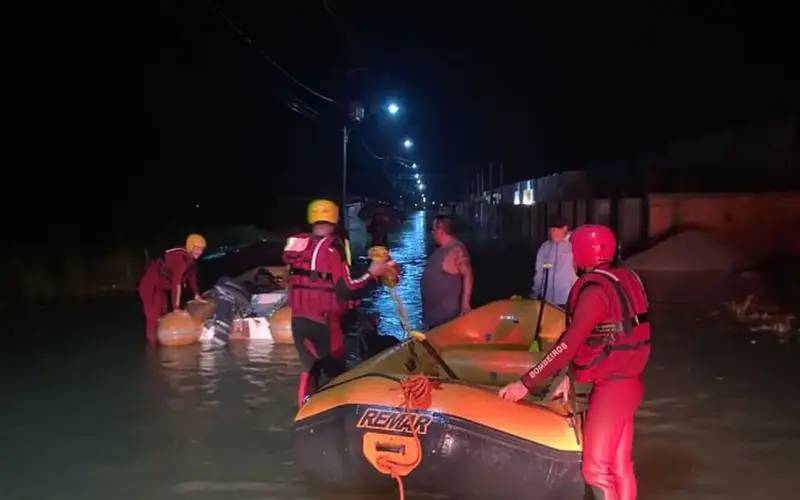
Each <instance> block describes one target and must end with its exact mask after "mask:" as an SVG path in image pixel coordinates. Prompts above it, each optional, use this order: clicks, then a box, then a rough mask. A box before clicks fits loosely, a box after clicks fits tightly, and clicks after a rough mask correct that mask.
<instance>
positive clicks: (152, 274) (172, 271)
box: [145, 248, 199, 308]
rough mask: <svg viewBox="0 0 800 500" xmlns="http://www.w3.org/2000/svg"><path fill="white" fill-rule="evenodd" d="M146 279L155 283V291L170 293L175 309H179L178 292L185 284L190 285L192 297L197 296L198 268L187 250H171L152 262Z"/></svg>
mask: <svg viewBox="0 0 800 500" xmlns="http://www.w3.org/2000/svg"><path fill="white" fill-rule="evenodd" d="M145 279H147V280H151V282H152V283H155V285H156V286H155V287H154V289H155V290H160V291H161V292H166V291H169V292H170V299H171V301H172V302H171V304H172V307H173V308H178V307H179V306H180V304H179V303H178V302H179V300H178V292H179V290H180V288H181V287H182V286H183V284H184V283H187V284H188V285H189V288H190V289H191V291H192V295H197V294H198V293H199V292H198V287H197V266H196V262H195V260H194V257H192V255H191V254H190V253H189V252H188V250H186V249H185V248H171V249H169V250H167V251H166V252H164V255H163V256H162V257H161V258H160V259H158V260H156V261H154V262H152V263H151V264H150V266H149V267H148V268H147V271H146V272H145Z"/></svg>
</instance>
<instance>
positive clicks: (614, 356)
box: [522, 268, 650, 500]
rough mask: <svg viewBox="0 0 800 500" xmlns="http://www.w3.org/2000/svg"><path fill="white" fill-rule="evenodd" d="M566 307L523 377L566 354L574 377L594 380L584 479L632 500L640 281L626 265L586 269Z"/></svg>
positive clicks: (641, 351) (556, 365)
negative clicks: (564, 317) (560, 329)
mask: <svg viewBox="0 0 800 500" xmlns="http://www.w3.org/2000/svg"><path fill="white" fill-rule="evenodd" d="M568 314H569V320H570V324H569V328H568V329H567V331H566V332H564V334H563V335H562V336H561V338H560V339H559V340H558V341H557V343H556V345H555V346H553V348H552V349H551V350H550V351H548V353H547V354H546V355H545V356H544V357H543V358H542V360H541V361H540V362H539V363H538V364H536V365H535V366H534V367H533V368H532V369H531V370H530V371H529V372H528V373H526V374H525V375H524V376H523V377H522V383H523V384H525V386H526V387H528V389H531V390H532V389H533V388H534V387H535V386H536V385H538V384H540V383H541V382H543V381H544V380H546V379H547V378H549V377H551V376H552V375H555V374H556V373H557V372H558V371H559V370H561V369H562V368H563V367H565V366H567V364H568V363H570V362H572V368H573V370H574V373H575V379H576V380H577V381H578V382H592V383H593V384H594V387H593V390H592V394H591V398H590V402H589V411H588V414H587V416H586V424H585V428H584V442H583V466H582V471H583V476H584V479H585V480H586V484H588V485H589V486H590V487H591V488H592V491H593V492H594V495H595V498H596V499H603V500H634V499H635V498H636V476H635V475H634V471H633V461H632V458H631V451H632V447H633V420H634V413H635V411H636V409H637V408H638V406H639V404H640V403H641V400H642V394H643V387H642V382H641V374H642V371H643V370H644V367H645V366H646V364H647V361H648V359H649V355H650V325H649V323H648V322H647V298H646V295H645V292H644V288H643V287H642V285H641V282H640V281H639V279H638V277H637V276H636V275H635V274H634V273H633V272H631V271H629V270H627V269H623V268H615V269H599V270H596V271H592V272H587V273H585V274H584V275H583V276H581V278H580V279H579V280H578V281H577V282H576V283H575V285H574V286H573V288H572V291H571V292H570V299H569V304H568Z"/></svg>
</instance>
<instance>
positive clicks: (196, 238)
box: [186, 233, 206, 252]
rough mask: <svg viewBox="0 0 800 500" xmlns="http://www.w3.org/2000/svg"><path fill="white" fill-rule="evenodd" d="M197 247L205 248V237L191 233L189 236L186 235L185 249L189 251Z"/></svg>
mask: <svg viewBox="0 0 800 500" xmlns="http://www.w3.org/2000/svg"><path fill="white" fill-rule="evenodd" d="M197 247H199V248H201V249H205V248H206V239H205V238H203V237H202V236H201V235H199V234H196V233H192V234H190V235H189V236H187V237H186V250H188V251H190V252H191V251H192V250H194V249H195V248H197Z"/></svg>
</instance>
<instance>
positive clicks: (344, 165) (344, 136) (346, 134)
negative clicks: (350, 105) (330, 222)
mask: <svg viewBox="0 0 800 500" xmlns="http://www.w3.org/2000/svg"><path fill="white" fill-rule="evenodd" d="M349 139H350V130H348V129H347V125H346V124H345V125H344V126H343V127H342V215H343V218H342V227H343V228H344V230H345V234H347V142H348V141H349Z"/></svg>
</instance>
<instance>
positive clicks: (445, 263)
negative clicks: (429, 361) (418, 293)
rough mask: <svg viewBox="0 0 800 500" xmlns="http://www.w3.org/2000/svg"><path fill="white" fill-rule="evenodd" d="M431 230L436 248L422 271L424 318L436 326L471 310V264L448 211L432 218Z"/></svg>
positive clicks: (429, 325) (432, 326) (429, 326)
mask: <svg viewBox="0 0 800 500" xmlns="http://www.w3.org/2000/svg"><path fill="white" fill-rule="evenodd" d="M431 234H432V235H433V239H434V241H435V242H436V246H437V248H436V250H435V251H434V252H433V253H432V254H431V256H430V257H428V261H427V263H426V264H425V271H424V272H423V274H422V320H423V321H424V322H425V324H426V325H427V326H428V328H434V327H436V326H439V325H441V324H442V323H446V322H448V321H450V320H451V319H454V318H457V317H458V316H460V315H462V314H466V313H468V312H470V311H471V310H472V307H471V306H470V300H471V298H472V285H473V275H472V265H471V263H470V259H469V252H468V251H467V248H466V247H465V246H464V244H463V243H462V242H460V241H459V240H458V239H457V238H456V237H455V235H454V234H453V221H452V219H451V218H450V217H448V216H446V215H439V216H437V217H435V218H434V219H433V223H432V226H431Z"/></svg>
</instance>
